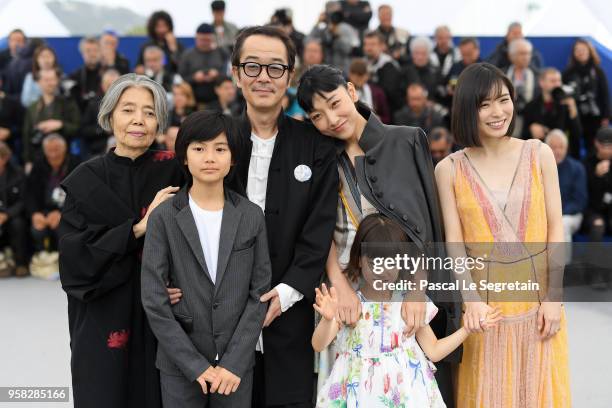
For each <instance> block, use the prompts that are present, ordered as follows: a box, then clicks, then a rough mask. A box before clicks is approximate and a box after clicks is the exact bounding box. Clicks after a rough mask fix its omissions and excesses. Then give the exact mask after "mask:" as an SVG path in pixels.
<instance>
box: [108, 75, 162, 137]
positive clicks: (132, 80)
mask: <svg viewBox="0 0 612 408" xmlns="http://www.w3.org/2000/svg"><path fill="white" fill-rule="evenodd" d="M132 87H137V88H145V89H147V90H149V91H150V92H151V94H152V95H153V109H154V110H155V117H156V118H157V134H158V135H159V134H162V133H164V132H165V131H166V128H167V127H168V102H167V101H166V91H165V90H164V88H162V86H161V85H160V84H158V83H157V82H155V81H153V80H152V79H149V78H147V77H146V76H144V75H137V74H125V75H122V76H120V77H119V79H117V80H116V81H115V82H113V84H112V85H111V86H110V88H108V91H106V94H104V98H102V103H101V104H100V112H99V113H98V124H99V125H100V127H101V128H102V129H104V130H105V131H106V132H108V133H112V132H113V127H112V125H111V117H112V116H113V111H114V110H115V108H116V107H117V103H119V99H120V98H121V95H123V92H125V90H126V89H128V88H132Z"/></svg>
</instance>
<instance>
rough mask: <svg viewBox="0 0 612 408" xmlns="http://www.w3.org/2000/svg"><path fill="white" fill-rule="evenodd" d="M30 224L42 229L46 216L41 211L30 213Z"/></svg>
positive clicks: (45, 226) (45, 222)
mask: <svg viewBox="0 0 612 408" xmlns="http://www.w3.org/2000/svg"><path fill="white" fill-rule="evenodd" d="M32 226H33V227H34V229H35V230H38V231H43V230H44V229H45V228H47V218H46V217H45V215H44V214H43V213H41V212H35V213H34V214H32Z"/></svg>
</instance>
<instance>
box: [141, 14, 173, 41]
mask: <svg viewBox="0 0 612 408" xmlns="http://www.w3.org/2000/svg"><path fill="white" fill-rule="evenodd" d="M159 20H162V21H164V22H165V23H166V25H167V26H168V29H169V30H170V32H172V31H174V23H173V22H172V17H170V14H168V12H166V11H164V10H158V11H155V12H153V14H151V17H149V21H147V34H148V35H149V38H151V39H152V40H154V41H157V40H164V39H163V38H159V39H158V38H157V37H156V35H155V25H156V24H157V22H158V21H159ZM164 41H165V40H164Z"/></svg>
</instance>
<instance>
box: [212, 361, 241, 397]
mask: <svg viewBox="0 0 612 408" xmlns="http://www.w3.org/2000/svg"><path fill="white" fill-rule="evenodd" d="M215 374H216V378H215V380H214V381H213V382H212V384H211V386H210V392H211V393H213V392H217V393H219V394H225V395H230V394H231V393H232V392H235V391H236V390H237V389H238V386H239V385H240V377H238V376H237V375H234V374H232V373H231V372H230V371H228V370H226V369H225V368H223V367H221V366H217V367H216V368H215Z"/></svg>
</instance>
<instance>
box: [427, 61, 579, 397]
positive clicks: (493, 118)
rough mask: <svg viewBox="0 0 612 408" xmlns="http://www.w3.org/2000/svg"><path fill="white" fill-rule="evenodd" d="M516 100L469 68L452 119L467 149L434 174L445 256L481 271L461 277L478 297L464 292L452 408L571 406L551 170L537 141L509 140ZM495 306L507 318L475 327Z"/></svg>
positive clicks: (503, 83)
mask: <svg viewBox="0 0 612 408" xmlns="http://www.w3.org/2000/svg"><path fill="white" fill-rule="evenodd" d="M513 100H514V89H513V86H512V83H511V82H510V81H509V80H508V78H506V77H505V76H504V74H503V73H502V72H501V71H500V70H499V69H497V68H496V67H494V66H493V65H490V64H487V63H479V64H473V65H471V66H469V67H468V68H466V69H465V70H464V72H463V73H462V74H461V76H460V77H459V80H458V83H457V88H456V91H455V96H454V100H453V118H452V128H453V134H454V135H455V138H456V139H457V142H458V143H459V144H460V145H462V146H464V147H465V148H464V149H463V150H461V151H458V152H455V153H453V154H451V155H450V156H449V157H447V158H446V159H444V160H443V161H441V162H440V163H439V164H438V166H437V167H436V171H435V173H436V181H437V184H438V192H439V195H440V202H441V203H442V212H443V217H444V227H445V232H446V242H447V250H448V252H449V255H452V256H468V257H481V258H482V259H484V262H483V263H482V264H481V266H482V265H484V267H483V268H480V269H476V268H474V269H472V271H471V273H467V274H465V275H464V276H461V279H462V280H465V281H466V285H467V284H469V283H474V284H476V285H477V287H478V289H479V290H478V291H471V292H470V291H467V290H466V291H464V292H463V295H464V315H463V319H464V321H465V324H466V326H467V327H468V328H469V330H470V336H469V338H468V339H467V340H466V342H465V343H464V346H463V358H462V362H461V363H460V364H459V367H458V375H457V381H456V401H457V407H459V408H463V407H470V408H471V407H478V408H480V407H482V408H498V407H499V408H531V407H569V406H571V396H570V387H569V374H568V371H569V369H568V350H567V326H566V321H565V314H564V311H563V306H562V303H561V298H560V296H561V295H560V293H561V286H562V273H563V265H562V262H559V260H560V259H564V257H563V255H562V252H563V245H562V244H561V243H562V241H563V225H562V215H561V196H560V192H559V181H558V175H557V167H556V164H555V159H554V157H553V154H552V151H551V150H550V148H549V147H548V146H547V145H546V144H544V143H542V142H541V141H540V140H527V141H524V140H519V139H515V138H512V137H511V136H510V135H512V131H513V127H514V119H515V111H514V104H513ZM458 276H459V275H458ZM483 281H484V282H485V283H504V282H515V281H516V282H519V283H522V284H527V283H534V282H535V283H537V284H539V288H537V287H533V286H535V285H531V286H527V285H523V286H525V287H528V288H529V289H531V290H507V291H503V292H501V293H499V292H496V291H494V290H490V289H489V290H486V289H484V288H482V287H481V282H483ZM494 307H500V308H501V310H502V314H503V316H504V319H503V320H502V321H501V322H500V324H499V325H498V326H497V327H496V328H493V329H488V330H486V331H485V330H483V329H482V328H481V322H483V321H484V319H485V317H486V314H487V313H488V312H490V311H491V310H492V308H494Z"/></svg>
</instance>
